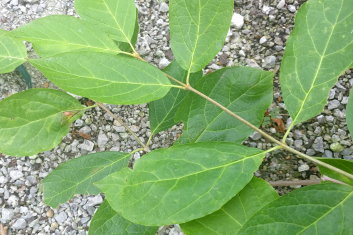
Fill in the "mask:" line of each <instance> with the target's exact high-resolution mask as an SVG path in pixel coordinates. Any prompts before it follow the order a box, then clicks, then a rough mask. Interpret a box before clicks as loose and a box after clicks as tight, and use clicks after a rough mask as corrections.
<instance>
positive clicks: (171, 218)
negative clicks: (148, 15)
mask: <svg viewBox="0 0 353 235" xmlns="http://www.w3.org/2000/svg"><path fill="white" fill-rule="evenodd" d="M169 4H170V12H169V14H170V30H171V48H172V51H173V54H174V55H175V58H176V60H175V61H173V62H172V63H171V64H170V65H169V66H168V67H167V68H165V69H164V70H159V69H158V68H156V67H154V66H153V65H150V64H148V63H147V62H146V61H145V60H144V59H143V58H142V57H141V56H140V55H139V54H138V52H137V51H136V49H135V46H134V44H135V43H136V40H137V36H138V31H139V25H138V21H137V19H138V14H137V13H138V11H137V9H136V7H135V4H134V1H133V0H76V1H75V8H76V11H77V12H78V14H79V15H80V17H79V18H75V17H71V16H62V15H61V16H60V15H57V16H47V17H44V18H42V19H37V20H35V21H33V22H31V23H29V24H28V25H25V26H22V27H20V28H18V29H15V30H13V31H11V32H7V31H3V30H0V73H8V72H12V71H13V70H14V69H15V68H16V67H18V66H19V65H21V64H23V63H24V62H29V63H30V64H32V65H33V66H34V67H35V68H36V69H38V70H39V71H40V72H42V73H43V74H44V75H45V76H46V77H47V78H48V79H49V80H50V81H51V82H53V83H54V84H55V85H56V86H58V87H59V88H61V89H63V90H64V91H59V90H52V89H29V90H27V91H24V92H20V93H18V94H14V95H11V96H9V97H8V98H6V99H3V100H2V101H0V143H1V144H0V152H1V153H3V154H7V155H11V156H31V155H34V154H37V153H40V152H43V151H47V150H50V149H52V148H54V147H55V146H57V145H58V144H59V143H60V142H61V140H62V138H63V137H64V136H65V135H67V134H68V132H69V128H70V125H71V123H72V122H73V121H74V120H76V119H77V118H78V117H80V115H82V114H83V112H84V111H85V110H86V109H88V108H92V107H95V106H100V107H101V108H103V109H104V110H106V111H108V113H110V112H109V110H108V109H107V108H106V107H105V106H104V104H102V103H108V104H142V103H149V112H150V113H149V114H150V115H149V117H150V124H151V137H150V139H149V140H148V142H147V143H143V142H142V141H141V140H140V139H139V138H138V136H136V134H135V133H132V135H133V136H134V137H136V140H137V141H138V142H139V143H140V145H141V146H142V147H143V148H141V149H136V150H134V151H133V152H131V153H122V152H99V153H93V154H88V155H86V156H81V157H79V158H76V159H73V160H69V161H68V162H66V163H63V164H62V165H60V166H59V167H58V168H57V169H55V170H53V171H52V172H51V173H50V174H49V175H48V176H47V177H46V178H45V179H44V180H43V182H42V187H43V192H44V201H45V202H46V203H47V204H48V205H50V206H52V207H57V206H58V205H59V204H61V203H64V202H65V201H67V200H69V199H70V198H72V197H73V196H74V195H76V194H98V193H104V194H105V201H104V203H103V204H102V205H101V206H100V208H99V209H98V211H97V212H96V214H95V216H94V218H93V220H92V222H91V225H90V231H89V234H108V235H109V234H155V232H156V231H157V229H158V226H162V225H169V224H175V223H180V224H181V227H182V229H183V231H184V232H185V233H186V234H187V235H193V234H195V235H197V234H221V235H223V234H224V235H225V234H290V235H291V234H353V227H352V223H353V217H352V216H351V213H352V211H353V188H352V185H353V181H352V180H353V163H352V161H348V160H342V159H325V158H314V157H310V156H307V155H305V154H304V153H300V152H298V151H296V150H295V149H293V148H291V147H290V146H288V145H287V144H286V143H285V141H286V138H287V136H288V134H289V132H290V131H291V129H292V128H293V127H294V126H295V125H296V124H299V123H301V122H304V121H307V120H309V119H310V118H312V117H314V116H315V115H317V114H319V113H320V112H322V111H323V109H324V106H325V104H326V103H327V98H328V93H329V90H330V89H331V88H332V86H333V85H334V84H335V83H336V81H337V78H338V77H339V75H341V74H342V73H344V71H345V70H347V69H349V68H351V67H353V36H352V35H353V34H352V30H353V2H352V0H308V1H307V2H306V3H304V4H303V5H302V7H301V8H300V10H299V11H298V13H297V16H296V21H295V28H294V30H293V32H292V33H291V35H290V37H289V38H288V42H287V45H286V50H285V54H284V57H283V60H282V64H281V68H280V85H281V87H282V93H283V98H284V103H285V106H286V108H287V110H288V112H289V114H290V116H291V118H292V123H291V125H290V126H289V127H288V128H287V132H286V133H285V135H284V137H283V139H282V141H279V140H277V139H275V138H274V137H272V136H270V135H269V134H267V133H265V132H264V131H262V130H261V129H259V128H260V126H261V124H262V122H263V117H264V114H265V112H266V110H267V108H268V107H269V106H270V104H271V103H272V98H273V93H272V90H273V85H272V83H273V76H274V74H273V73H272V72H269V71H262V70H259V69H254V68H248V67H241V66H234V67H229V68H223V69H220V70H218V71H215V72H210V73H208V74H207V75H203V72H202V69H204V68H205V66H206V65H207V64H209V63H210V62H211V60H212V59H213V58H214V56H215V55H216V54H217V53H218V52H219V50H220V49H221V48H222V47H223V44H224V41H225V37H226V35H227V33H228V30H229V26H230V21H231V18H232V14H233V7H234V1H233V0H222V1H219V0H188V1H185V0H170V1H169ZM21 40H25V41H27V42H31V43H32V45H33V48H34V50H35V52H36V54H37V55H38V56H39V58H38V57H36V58H32V57H31V58H28V57H27V52H26V47H25V45H24V44H23V42H22V41H21ZM65 91H66V92H70V93H72V94H75V95H79V96H83V97H87V98H90V99H92V100H93V102H95V104H96V105H93V106H92V107H85V106H83V105H81V104H80V102H78V100H77V99H75V98H74V97H73V96H71V94H69V93H66V92H65ZM352 97H353V95H351V96H350V98H349V103H348V105H347V124H348V128H349V130H350V132H351V134H352V133H353V122H352V120H353V98H352ZM110 114H111V115H112V116H113V117H114V118H115V119H117V120H119V117H116V116H115V115H114V114H112V113H110ZM119 121H120V120H119ZM180 122H182V123H183V124H184V130H183V134H182V135H181V137H180V138H179V140H178V141H177V142H176V143H175V144H174V146H172V147H170V148H165V149H158V150H153V151H150V148H149V146H150V144H151V140H152V139H153V136H154V135H156V134H158V133H159V132H160V131H164V130H166V129H168V128H170V127H172V126H173V125H175V124H178V123H180ZM254 130H255V131H257V132H259V133H260V134H262V135H263V136H264V137H265V138H267V139H268V140H269V141H271V142H273V143H274V144H276V145H277V146H276V147H274V148H271V149H269V150H266V151H263V150H260V149H257V148H250V147H246V146H243V145H241V144H242V142H243V141H244V140H245V139H246V138H248V137H249V135H250V134H252V133H253V131H254ZM277 149H282V150H286V151H289V152H291V153H295V154H297V155H298V156H299V157H302V158H304V159H306V160H310V161H312V162H314V163H316V164H317V165H318V166H319V169H320V171H321V173H322V174H323V175H325V176H326V177H329V178H330V180H331V181H333V182H336V183H338V184H334V183H321V184H318V185H313V186H308V187H304V188H301V189H298V190H294V191H293V192H291V193H289V194H287V195H284V196H282V197H279V196H278V195H277V193H276V192H275V191H274V189H273V188H272V186H270V185H269V184H268V183H266V182H264V181H263V180H261V179H258V178H255V177H254V172H255V171H256V170H257V169H258V168H259V166H260V165H261V163H262V161H263V159H264V158H265V156H266V153H268V152H272V151H274V150H277ZM137 151H140V152H142V151H146V152H149V153H147V154H146V155H145V156H143V157H142V158H141V159H138V160H137V161H136V162H134V164H133V167H131V165H130V166H129V160H130V156H131V155H132V154H133V153H134V152H137Z"/></svg>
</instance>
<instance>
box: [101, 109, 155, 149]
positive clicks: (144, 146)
mask: <svg viewBox="0 0 353 235" xmlns="http://www.w3.org/2000/svg"><path fill="white" fill-rule="evenodd" d="M96 104H97V105H98V106H99V107H100V108H102V109H103V110H104V111H106V112H107V113H108V114H109V115H110V116H111V117H112V118H114V119H115V120H116V121H117V122H119V124H120V125H122V126H123V127H124V128H125V129H126V130H127V131H128V132H129V133H130V134H131V135H132V136H133V137H134V138H135V139H136V141H137V142H138V143H139V144H140V145H141V146H142V147H143V149H144V150H145V151H146V152H150V149H149V147H148V145H146V144H145V143H143V142H142V141H141V139H140V138H139V137H138V136H137V135H136V134H135V132H133V131H132V130H131V129H130V127H129V126H128V125H127V124H125V123H124V121H123V120H122V119H121V118H120V117H118V116H117V115H115V114H114V113H112V111H110V110H109V109H108V108H107V107H106V106H105V105H104V104H102V103H99V102H96Z"/></svg>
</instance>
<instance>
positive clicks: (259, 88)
mask: <svg viewBox="0 0 353 235" xmlns="http://www.w3.org/2000/svg"><path fill="white" fill-rule="evenodd" d="M272 78H273V74H272V73H271V72H266V71H262V70H258V69H254V68H249V67H230V68H225V69H221V70H218V71H216V72H214V73H211V74H209V75H207V76H205V77H203V78H202V79H201V80H199V81H198V83H197V84H196V86H195V89H197V90H199V91H201V92H202V93H204V94H206V95H207V96H209V97H211V98H213V99H214V100H216V101H218V102H219V103H221V104H222V105H224V106H225V107H227V108H228V109H230V110H231V111H233V112H235V113H236V114H238V115H240V116H241V117H243V118H244V119H246V120H247V121H249V122H251V123H252V124H254V125H256V126H260V124H261V123H262V120H263V117H264V113H265V111H266V109H267V108H268V107H269V106H270V104H271V102H272V82H273V80H272ZM188 98H189V99H190V102H189V103H186V102H185V103H186V104H187V105H188V106H190V112H189V116H188V118H187V120H186V122H185V127H184V132H183V135H182V136H181V139H180V140H179V141H180V142H181V143H191V142H205V141H229V142H235V143H241V142H242V141H244V140H245V139H246V138H247V137H248V136H249V135H250V134H251V133H252V132H253V130H252V129H251V128H249V127H247V126H245V125H244V124H243V123H241V122H240V121H238V120H236V119H234V118H233V117H231V116H230V115H229V114H227V113H225V112H223V111H222V110H221V109H220V108H218V107H216V106H215V105H213V104H211V103H209V102H208V101H206V100H205V99H203V98H201V97H198V96H197V95H191V96H189V97H188ZM185 113H188V112H185ZM184 121H185V120H184Z"/></svg>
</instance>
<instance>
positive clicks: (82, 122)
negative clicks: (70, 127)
mask: <svg viewBox="0 0 353 235" xmlns="http://www.w3.org/2000/svg"><path fill="white" fill-rule="evenodd" d="M83 124H85V122H84V121H83V120H81V119H77V120H76V121H75V123H74V126H76V127H80V126H83Z"/></svg>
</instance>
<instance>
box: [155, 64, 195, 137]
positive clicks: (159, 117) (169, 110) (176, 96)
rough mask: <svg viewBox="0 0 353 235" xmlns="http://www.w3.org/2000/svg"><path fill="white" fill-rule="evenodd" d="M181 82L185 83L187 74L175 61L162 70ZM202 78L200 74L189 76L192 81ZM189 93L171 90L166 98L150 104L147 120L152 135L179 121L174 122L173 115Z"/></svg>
mask: <svg viewBox="0 0 353 235" xmlns="http://www.w3.org/2000/svg"><path fill="white" fill-rule="evenodd" d="M163 71H164V72H165V73H167V74H169V75H171V76H173V77H174V78H176V79H178V80H179V81H181V82H185V80H186V76H187V72H186V71H185V70H183V69H182V68H181V67H180V66H179V65H178V63H177V62H176V61H173V62H172V63H171V64H170V65H169V66H168V67H166V68H165V69H164V70H163ZM200 77H202V72H198V73H195V74H192V75H191V78H192V79H193V80H196V79H198V78H200ZM187 94H189V92H187V91H185V90H182V89H171V90H170V91H169V92H168V94H167V95H166V96H164V97H163V98H162V99H160V100H156V101H153V102H151V103H150V104H149V105H148V106H149V119H150V123H151V130H152V133H153V134H155V133H158V132H160V131H164V130H166V129H168V128H170V127H172V126H173V125H175V124H176V123H178V121H180V120H175V113H176V111H177V110H178V109H179V107H180V105H181V104H182V103H183V101H184V98H185V96H186V95H187Z"/></svg>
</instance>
